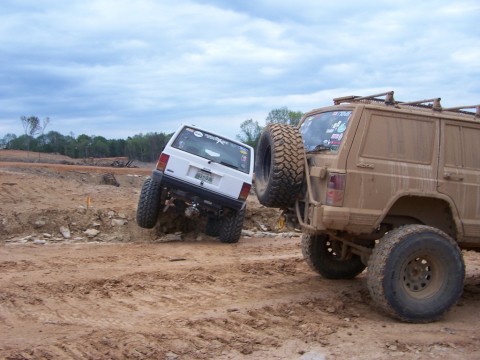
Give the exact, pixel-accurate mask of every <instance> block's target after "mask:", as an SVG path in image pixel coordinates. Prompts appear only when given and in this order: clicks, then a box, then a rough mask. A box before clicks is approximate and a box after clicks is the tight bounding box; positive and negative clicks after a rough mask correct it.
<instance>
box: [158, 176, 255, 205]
mask: <svg viewBox="0 0 480 360" xmlns="http://www.w3.org/2000/svg"><path fill="white" fill-rule="evenodd" d="M152 179H153V180H154V181H157V182H160V183H161V184H162V186H163V187H166V188H168V189H170V190H171V191H172V192H173V193H175V195H176V196H177V197H180V198H182V199H184V200H190V201H195V202H198V203H199V204H200V205H202V206H204V207H207V208H213V209H222V208H225V207H227V208H230V209H234V210H240V209H242V208H243V207H244V206H245V204H246V202H245V201H242V200H238V199H232V198H229V197H227V196H224V195H221V194H217V193H214V192H211V191H209V190H206V189H204V188H202V187H200V186H196V185H193V184H190V183H188V182H185V181H181V180H179V179H176V178H173V177H171V176H168V175H165V174H164V173H163V172H161V171H159V170H153V173H152Z"/></svg>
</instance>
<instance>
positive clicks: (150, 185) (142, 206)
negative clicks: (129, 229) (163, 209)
mask: <svg viewBox="0 0 480 360" xmlns="http://www.w3.org/2000/svg"><path fill="white" fill-rule="evenodd" d="M161 194H162V186H161V183H159V182H158V181H154V180H153V179H152V178H147V179H146V180H145V182H144V183H143V186H142V190H141V192H140V198H139V200H138V207H137V224H138V226H140V227H142V228H145V229H152V228H153V227H155V224H156V223H157V220H158V214H159V212H160V203H161Z"/></svg>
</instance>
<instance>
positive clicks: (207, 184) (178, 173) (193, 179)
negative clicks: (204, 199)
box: [165, 127, 253, 199]
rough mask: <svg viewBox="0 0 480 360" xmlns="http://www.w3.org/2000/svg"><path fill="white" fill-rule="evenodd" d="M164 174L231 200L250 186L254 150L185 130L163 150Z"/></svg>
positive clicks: (208, 135) (198, 132) (190, 129)
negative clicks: (165, 163) (164, 159)
mask: <svg viewBox="0 0 480 360" xmlns="http://www.w3.org/2000/svg"><path fill="white" fill-rule="evenodd" d="M165 152H167V153H168V154H169V155H170V160H169V162H168V165H167V168H166V169H165V174H166V175H168V176H171V177H175V178H177V179H179V180H182V181H184V182H188V183H190V184H192V185H195V186H199V187H202V188H205V189H207V190H210V191H212V192H215V193H218V194H222V195H225V196H228V197H231V198H235V199H236V198H237V197H238V194H239V193H240V190H241V189H242V186H243V184H244V183H248V184H251V183H252V173H253V164H252V161H253V150H252V149H251V148H250V147H248V146H246V145H244V144H241V143H237V142H233V141H231V140H228V139H225V138H222V137H219V136H217V135H214V134H211V133H208V132H205V131H202V130H199V129H195V128H191V127H185V128H184V130H182V132H180V133H179V135H178V136H177V138H176V139H175V141H173V143H172V144H171V146H169V148H168V149H166V150H165Z"/></svg>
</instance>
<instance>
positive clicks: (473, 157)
mask: <svg viewBox="0 0 480 360" xmlns="http://www.w3.org/2000/svg"><path fill="white" fill-rule="evenodd" d="M462 130H463V131H462V132H463V143H462V144H463V153H464V155H465V167H466V168H469V169H475V170H480V156H478V145H479V144H480V130H479V129H473V128H468V127H464V128H463V129H462Z"/></svg>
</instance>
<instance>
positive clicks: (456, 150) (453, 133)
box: [444, 125, 463, 167]
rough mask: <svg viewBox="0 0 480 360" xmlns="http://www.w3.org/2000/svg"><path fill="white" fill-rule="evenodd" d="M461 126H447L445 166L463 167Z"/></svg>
mask: <svg viewBox="0 0 480 360" xmlns="http://www.w3.org/2000/svg"><path fill="white" fill-rule="evenodd" d="M461 139H462V137H461V132H460V126H456V125H445V141H444V144H445V146H444V151H445V165H447V166H451V167H463V161H462V148H461V144H462V140H461Z"/></svg>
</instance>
